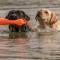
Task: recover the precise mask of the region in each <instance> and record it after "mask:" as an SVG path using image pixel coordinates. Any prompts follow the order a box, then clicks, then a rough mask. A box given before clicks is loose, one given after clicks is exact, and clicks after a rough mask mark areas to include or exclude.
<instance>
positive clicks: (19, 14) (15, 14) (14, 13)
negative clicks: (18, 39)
mask: <svg viewBox="0 0 60 60" xmlns="http://www.w3.org/2000/svg"><path fill="white" fill-rule="evenodd" d="M5 18H7V19H9V20H16V19H19V18H24V19H26V20H27V21H29V20H30V17H29V16H28V15H27V14H26V13H25V12H24V11H20V10H11V11H9V13H8V15H7V16H6V17H5ZM9 30H10V31H11V32H28V31H30V28H29V27H28V25H27V24H25V25H22V26H17V25H9Z"/></svg>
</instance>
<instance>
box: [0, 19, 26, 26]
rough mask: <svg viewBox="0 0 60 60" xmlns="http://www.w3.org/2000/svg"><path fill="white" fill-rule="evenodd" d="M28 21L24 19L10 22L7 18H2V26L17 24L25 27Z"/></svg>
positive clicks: (0, 23)
mask: <svg viewBox="0 0 60 60" xmlns="http://www.w3.org/2000/svg"><path fill="white" fill-rule="evenodd" d="M26 23H27V21H26V20H25V19H23V18H21V19H17V20H8V19H5V18H0V25H10V24H16V25H20V26H21V25H24V24H26Z"/></svg>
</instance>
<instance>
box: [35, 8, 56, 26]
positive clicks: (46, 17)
mask: <svg viewBox="0 0 60 60" xmlns="http://www.w3.org/2000/svg"><path fill="white" fill-rule="evenodd" d="M35 18H36V20H38V21H39V23H40V24H41V25H42V26H44V25H45V24H46V25H48V26H50V27H52V26H53V24H54V23H56V21H57V17H56V15H55V14H54V13H53V12H51V11H50V10H48V9H41V10H40V11H38V12H37V14H36V17H35Z"/></svg>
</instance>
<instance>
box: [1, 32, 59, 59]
mask: <svg viewBox="0 0 60 60" xmlns="http://www.w3.org/2000/svg"><path fill="white" fill-rule="evenodd" d="M0 34H1V36H0V59H1V60H9V59H11V60H60V32H54V33H52V32H50V33H47V32H45V33H43V32H42V33H38V32H29V33H5V32H4V33H0Z"/></svg>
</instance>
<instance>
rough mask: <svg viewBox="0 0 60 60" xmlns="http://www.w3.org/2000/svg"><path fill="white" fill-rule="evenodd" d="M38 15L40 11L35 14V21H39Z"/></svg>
mask: <svg viewBox="0 0 60 60" xmlns="http://www.w3.org/2000/svg"><path fill="white" fill-rule="evenodd" d="M39 15H40V11H38V12H37V14H36V17H35V19H36V21H37V20H38V19H39V17H40V16H39Z"/></svg>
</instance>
